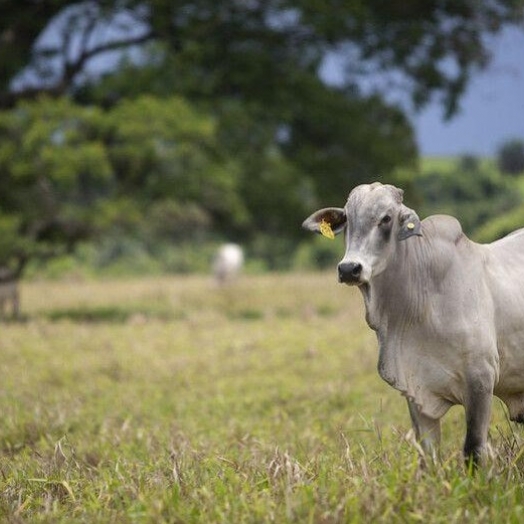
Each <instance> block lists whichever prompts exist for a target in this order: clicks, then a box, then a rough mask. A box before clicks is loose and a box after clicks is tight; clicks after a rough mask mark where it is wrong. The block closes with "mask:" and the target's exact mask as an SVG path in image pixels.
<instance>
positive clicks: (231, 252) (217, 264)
mask: <svg viewBox="0 0 524 524" xmlns="http://www.w3.org/2000/svg"><path fill="white" fill-rule="evenodd" d="M243 265H244V252H243V251H242V248H241V247H240V246H239V245H237V244H223V245H222V246H220V247H219V249H218V251H217V252H216V255H215V258H214V260H213V274H214V276H215V279H216V281H217V283H219V284H225V283H226V282H231V281H232V280H234V279H235V278H236V277H237V276H238V274H239V273H240V270H241V269H242V266H243Z"/></svg>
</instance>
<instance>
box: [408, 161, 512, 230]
mask: <svg viewBox="0 0 524 524" xmlns="http://www.w3.org/2000/svg"><path fill="white" fill-rule="evenodd" d="M414 189H415V191H416V192H417V193H418V194H419V198H421V206H420V209H419V210H420V212H421V214H422V215H423V216H428V215H430V214H434V213H444V214H449V215H453V216H455V217H457V218H458V219H459V220H460V222H461V224H462V227H463V229H464V231H465V232H466V234H468V235H473V236H475V235H476V232H477V231H478V230H479V229H480V228H481V227H484V226H485V224H487V223H489V222H490V221H491V220H493V219H495V218H496V217H498V216H499V215H501V214H504V213H506V212H507V211H509V210H512V209H514V208H515V207H516V206H518V205H519V204H520V203H521V201H522V197H521V196H520V192H519V191H518V189H517V187H516V186H515V185H514V183H513V181H512V180H511V179H508V178H507V177H504V176H503V175H502V174H501V173H500V172H498V171H497V170H496V169H493V167H492V166H489V165H486V163H485V162H482V161H481V159H479V158H476V157H473V156H471V155H466V156H463V157H461V158H459V159H458V160H457V161H456V162H455V164H454V165H453V166H452V167H451V169H449V170H448V171H447V172H442V171H441V170H439V169H432V170H429V171H428V172H427V173H425V174H424V175H423V176H422V177H420V178H417V179H415V180H414ZM481 237H482V240H486V239H488V238H487V237H486V236H485V235H481ZM489 240H494V237H491V238H489Z"/></svg>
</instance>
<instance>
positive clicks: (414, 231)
mask: <svg viewBox="0 0 524 524" xmlns="http://www.w3.org/2000/svg"><path fill="white" fill-rule="evenodd" d="M420 230H421V224H420V218H419V217H418V215H417V214H416V213H415V211H413V209H409V207H406V206H402V210H401V211H400V215H399V230H398V237H397V238H398V239H399V240H406V238H409V237H412V236H419V237H421V236H422V233H421V232H420Z"/></svg>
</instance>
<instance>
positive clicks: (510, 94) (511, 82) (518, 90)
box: [412, 29, 524, 156]
mask: <svg viewBox="0 0 524 524" xmlns="http://www.w3.org/2000/svg"><path fill="white" fill-rule="evenodd" d="M491 51H492V53H493V60H492V62H491V64H490V65H489V66H488V68H487V69H485V70H484V71H482V72H479V73H477V74H476V75H475V76H474V77H473V79H472V81H471V83H470V85H469V87H468V89H467V91H466V94H465V96H464V97H463V99H462V102H461V110H460V112H459V114H457V115H456V116H455V117H454V118H453V119H452V120H451V121H449V122H444V121H443V119H442V109H441V108H440V107H439V106H438V105H437V104H432V105H431V106H428V107H427V108H426V109H425V110H424V111H422V112H421V113H419V114H418V115H415V116H412V121H413V124H414V127H415V130H416V137H417V142H418V145H419V150H420V153H421V154H422V155H424V156H447V155H461V154H466V153H467V154H473V155H477V156H495V155H496V153H497V150H498V149H499V147H500V146H501V144H503V143H504V142H506V141H508V140H511V139H515V138H518V139H521V140H524V30H518V29H507V30H505V31H504V33H503V34H502V35H501V36H499V37H497V38H496V39H495V40H494V41H493V48H492V50H491Z"/></svg>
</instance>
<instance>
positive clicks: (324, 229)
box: [319, 219, 335, 240]
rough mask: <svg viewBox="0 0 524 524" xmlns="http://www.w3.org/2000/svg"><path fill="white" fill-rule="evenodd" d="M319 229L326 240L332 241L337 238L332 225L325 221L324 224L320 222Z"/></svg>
mask: <svg viewBox="0 0 524 524" xmlns="http://www.w3.org/2000/svg"><path fill="white" fill-rule="evenodd" d="M319 228H320V232H321V233H322V235H324V236H325V237H326V238H329V239H331V240H333V239H334V238H335V233H333V230H332V229H331V224H330V223H328V222H326V221H325V220H324V219H322V222H320V226H319Z"/></svg>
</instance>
